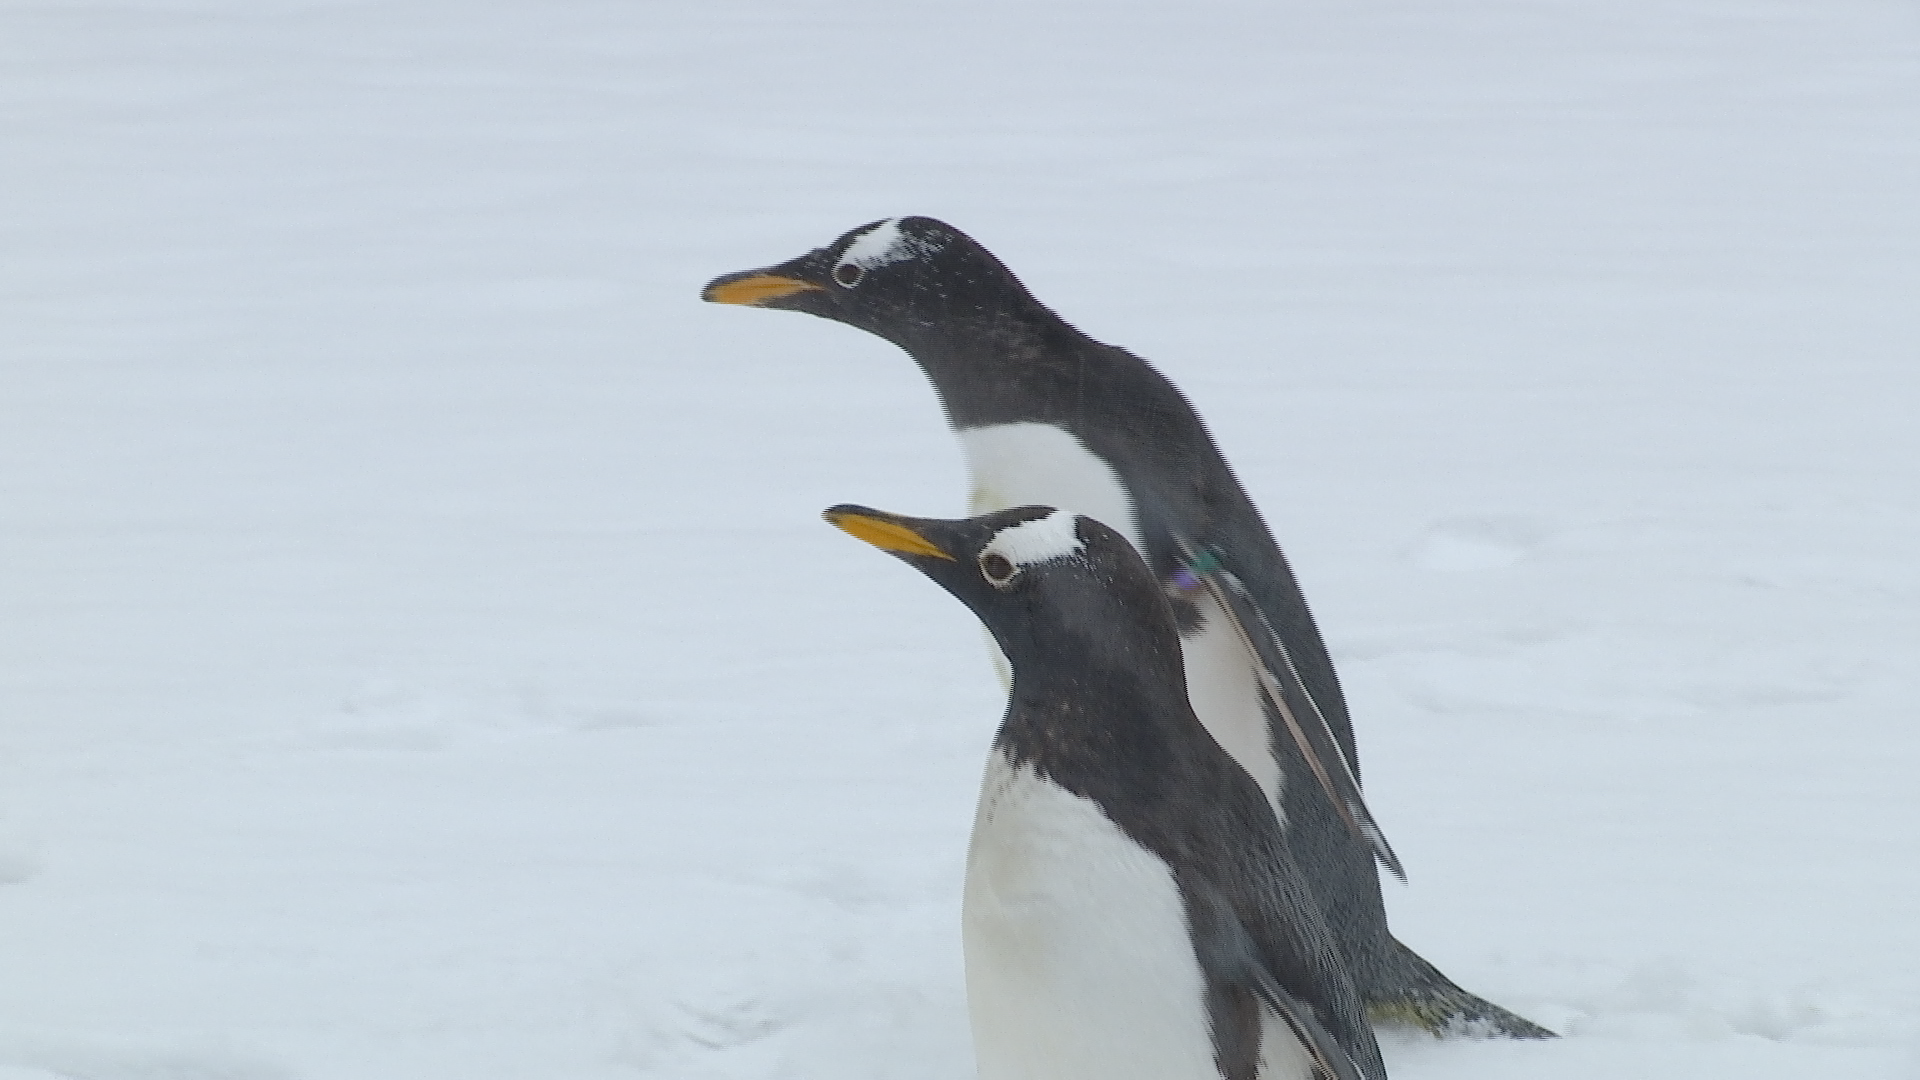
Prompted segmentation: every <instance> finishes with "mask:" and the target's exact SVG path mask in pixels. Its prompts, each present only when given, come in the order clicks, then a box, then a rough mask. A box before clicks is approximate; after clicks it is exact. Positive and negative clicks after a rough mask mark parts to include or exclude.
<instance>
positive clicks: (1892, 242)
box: [0, 0, 1920, 1080]
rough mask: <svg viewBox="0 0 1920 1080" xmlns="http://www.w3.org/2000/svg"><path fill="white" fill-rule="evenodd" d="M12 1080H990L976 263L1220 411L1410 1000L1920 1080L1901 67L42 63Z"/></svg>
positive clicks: (76, 9)
mask: <svg viewBox="0 0 1920 1080" xmlns="http://www.w3.org/2000/svg"><path fill="white" fill-rule="evenodd" d="M0 125H3V128H4V138H0V147H4V149H0V162H4V165H0V207H3V208H4V210H0V251H4V256H3V257H0V1077H4V1078H5V1080H55V1078H64V1080H75V1078H86V1080H160V1078H167V1080H388V1078H392V1080H400V1078H405V1080H436V1078H442V1077H444V1078H448V1080H452V1078H459V1080H490V1078H501V1080H507V1078H513V1080H521V1078H525V1077H529V1076H551V1077H572V1078H582V1080H591V1078H615V1077H661V1078H673V1080H748V1078H762V1077H829V1076H830V1077H834V1078H836V1080H869V1078H872V1080H879V1078H888V1080H894V1078H898V1077H901V1076H907V1075H912V1076H917V1077H924V1078H926V1080H967V1078H969V1077H970V1076H971V1074H972V1068H973V1066H972V1060H971V1051H970V1048H969V1042H968V1038H967V1028H966V1017H965V1006H964V993H963V990H962V978H961V970H960V954H959V945H958V942H959V902H960V885H961V870H962V864H963V860H964V853H965V850H966V841H967V829H968V824H969V822H970V821H971V818H972V804H973V799H974V795H975V793H976V792H977V790H978V781H979V777H980V775H981V773H980V770H981V767H982V763H983V762H984V761H985V757H986V750H987V743H988V739H989V737H990V734H991V732H992V729H993V726H994V723H995V721H996V720H997V717H998V713H999V710H1000V706H1001V697H1000V690H999V687H998V686H997V685H996V683H995V681H994V678H993V675H992V673H991V670H990V668H989V665H988V664H987V663H986V661H985V658H984V656H983V650H982V648H981V646H980V636H979V635H980V632H979V630H978V629H977V627H976V625H975V624H974V622H973V620H972V617H971V616H970V615H969V614H968V613H967V611H966V610H965V609H964V608H963V607H961V605H959V604H956V603H954V602H953V601H952V600H951V599H950V598H948V597H946V596H944V595H942V594H941V593H940V591H939V590H938V589H936V588H934V587H932V586H930V585H929V584H928V583H927V582H926V581H925V580H924V579H922V578H921V577H920V575H918V574H916V573H914V572H912V571H911V570H910V569H908V568H906V567H902V566H900V565H898V564H897V563H896V562H895V561H894V560H890V559H886V558H883V557H880V556H878V555H876V553H874V552H873V551H872V550H871V549H870V548H868V547H866V546H865V545H861V544H853V543H848V542H847V540H846V538H845V537H844V536H843V535H841V534H840V533H839V532H837V531H836V530H834V529H832V528H830V527H828V526H826V525H823V524H822V523H821V522H820V520H819V512H820V510H821V508H823V507H826V506H829V505H832V504H834V503H838V502H842V501H857V502H861V503H865V504H867V505H872V506H878V507H883V508H886V509H889V510H896V511H900V512H904V513H910V514H923V515H925V514H934V515H948V514H954V513H959V512H962V511H963V509H964V499H965V496H966V490H967V482H966V477H965V471H964V468H963V466H962V462H961V457H960V451H959V449H958V447H957V445H956V443H955V440H954V439H953V437H952V436H951V435H950V434H949V433H948V432H947V431H946V430H945V429H944V425H943V423H942V418H941V413H940V408H939V404H938V402H937V400H936V399H935V396H934V395H933V394H932V393H931V392H930V391H929V389H928V388H927V386H926V385H925V384H924V381H923V380H922V378H921V376H920V375H919V373H918V372H917V371H916V370H915V369H914V367H913V365H912V364H911V363H910V362H908V360H907V359H906V358H905V357H904V356H902V355H901V354H900V353H899V352H898V350H896V349H894V348H893V347H892V346H890V345H888V344H886V343H885V342H882V341H880V340H879V339H877V338H873V337H870V336H868V335H863V334H861V333H859V332H857V331H854V330H851V329H849V328H847V327H844V326H838V325H834V324H832V323H829V322H826V321H823V320H818V319H809V318H801V317H797V316H794V315H790V314H785V313H778V312H766V311H751V310H745V309H741V308H738V307H727V306H722V305H712V304H702V303H700V302H699V300H698V292H699V289H700V286H701V285H702V284H703V283H704V282H705V281H706V280H708V279H709V278H710V277H712V276H714V275H716V274H719V273H722V272H727V271H734V270H741V269H747V268H751V267H757V266H765V265H769V264H771V263H774V262H777V261H780V260H784V259H786V258H789V257H791V256H793V255H797V254H799V253H801V252H804V251H807V250H809V249H812V248H814V247H817V246H819V245H821V244H824V243H826V242H828V241H830V240H831V239H832V238H833V237H835V236H837V235H839V234H840V233H841V232H842V231H843V230H845V229H847V228H849V227H851V226H852V225H855V224H857V223H860V222H864V221H872V220H874V219H875V218H877V217H881V216H882V215H887V214H897V213H922V214H930V215H934V216H937V217H941V218H944V219H947V220H949V221H952V222H953V223H955V224H956V225H958V226H960V227H961V228H963V229H966V230H967V231H968V232H970V233H972V234H974V235H976V236H977V237H978V238H979V239H980V240H981V241H982V242H983V243H985V244H986V245H987V246H988V247H989V248H991V249H992V250H993V251H994V252H995V253H996V254H997V255H999V256H1000V257H1001V258H1003V259H1004V260H1005V261H1006V262H1007V264H1008V265H1010V266H1012V267H1014V268H1015V269H1016V270H1017V271H1018V272H1019V273H1020V274H1021V275H1022V276H1023V277H1024V278H1025V280H1026V281H1027V282H1028V283H1029V284H1030V285H1031V286H1032V287H1033V289H1034V291H1035V293H1036V295H1038V296H1039V297H1040V298H1042V300H1044V301H1045V302H1046V303H1047V304H1049V305H1050V306H1052V307H1054V308H1056V309H1057V310H1059V311H1060V312H1062V313H1063V314H1064V315H1065V316H1066V317H1067V318H1069V319H1070V320H1072V321H1073V322H1074V323H1075V324H1076V325H1079V326H1081V327H1082V328H1084V329H1086V330H1087V331H1088V332H1089V333H1092V334H1093V335H1094V336H1096V337H1098V338H1100V339H1102V340H1106V341H1111V342H1115V343H1117V344H1121V345H1124V346H1126V347H1128V348H1130V349H1133V350H1134V351H1136V352H1138V353H1140V354H1141V355H1143V356H1146V357H1149V358H1151V359H1152V360H1154V361H1155V362H1156V363H1157V364H1158V365H1159V366H1160V367H1161V368H1162V369H1163V370H1164V371H1166V372H1167V374H1168V375H1170V376H1171V377H1172V378H1173V379H1174V380H1175V381H1176V382H1177V383H1179V384H1180V386H1181V387H1182V388H1183V389H1184V390H1185V391H1186V392H1187V394H1188V395H1189V396H1190V397H1191V398H1192V399H1193V401H1194V402H1195V403H1196V405H1197V406H1198V407H1199V409H1200V410H1201V412H1202V414H1203V415H1205V416H1206V417H1207V420H1208V423H1209V425H1210V426H1211V428H1212V430H1213V431H1214V433H1215V434H1216V436H1217V437H1218V438H1219V440H1220V442H1221V444H1222V445H1223V446H1224V447H1225V449H1226V451H1227V454H1228V457H1229V458H1230V459H1231V460H1232V462H1233V464H1234V466H1235V469H1236V471H1237V472H1238V474H1239V476H1240V477H1241V479H1242V480H1243V481H1244V482H1245V483H1246V485H1247V486H1248V488H1249V489H1250V490H1251V491H1252V492H1253V493H1254V495H1255V497H1256V499H1257V500H1258V501H1259V502H1260V504H1261V507H1262V509H1263V511H1264V512H1265V514H1266V516H1267V518H1268V520H1269V521H1270V522H1271V524H1272V525H1273V528H1274V530H1275V532H1276V534H1277V535H1278V536H1279V537H1280V538H1281V541H1282V543H1283V544H1284V545H1285V546H1286V548H1287V550H1288V553H1289V554H1290V556H1291V557H1292V558H1293V560H1294V563H1295V565H1296V567H1297V569H1298V571H1299V574H1300V577H1301V580H1302V583H1303V585H1304V587H1305V589H1306V591H1307V594H1308V596H1309V597H1310V598H1311V599H1312V601H1313V604H1314V610H1315V612H1316V614H1317V615H1318V618H1319V621H1320V625H1321V626H1322V627H1323V629H1324V630H1325V632H1326V635H1327V637H1328V640H1329V641H1330V643H1331V646H1332V649H1333V651H1334V654H1335V658H1336V660H1337V661H1338V663H1339V664H1340V668H1341V672H1342V674H1343V676H1344V678H1345V681H1346V687H1347V690H1348V693H1349V695H1350V697H1351V699H1352V704H1353V711H1354V715H1355V716H1356V718H1357V728H1358V733H1359V739H1360V742H1361V744H1362V750H1363V753H1362V763H1363V764H1364V766H1365V779H1366V782H1367V795H1368V799H1369V802H1370V804H1371V805H1372V807H1373V809H1374V810H1375V811H1376V813H1377V814H1378V816H1379V818H1380V821H1381V823H1382V824H1383V825H1384V827H1385V828H1386V831H1387V833H1388V835H1390V836H1391V837H1392V838H1393V841H1394V844H1395V846H1396V848H1397V849H1398V850H1399V852H1400V854H1401V855H1402V856H1403V857H1404V858H1405V860H1406V863H1407V866H1408V868H1409V870H1410V873H1411V884H1410V885H1409V886H1407V887H1404V888H1403V887H1400V886H1398V885H1396V884H1391V883H1390V884H1389V887H1388V903H1389V905H1390V909H1391V913H1392V916H1393V920H1394V925H1395V928H1396V931H1397V932H1398V934H1399V935H1400V937H1402V938H1403V939H1404V940H1406V941H1407V942H1409V943H1410V944H1412V945H1413V946H1414V947H1415V948H1417V949H1419V950H1420V951H1421V952H1422V953H1424V954H1425V955H1426V956H1428V957H1429V958H1431V959H1432V960H1434V961H1435V962H1436V963H1437V964H1439V965H1440V966H1441V967H1442V968H1443V969H1444V970H1446V971H1447V972H1448V974H1450V975H1452V976H1453V977H1455V978H1456V979H1458V980H1459V981H1460V982H1461V983H1463V984H1464V985H1466V986H1468V987H1470V988H1472V989H1474V990H1476V991H1479V992H1482V993H1484V994H1486V995H1487V996H1489V997H1491V998H1493V999H1494V1000H1497V1001H1499V1002H1501V1003H1502V1004H1505V1005H1508V1006H1511V1007H1513V1008H1515V1009H1518V1010H1519V1011H1521V1012H1523V1013H1525V1014H1527V1015H1529V1016H1531V1017H1533V1018H1534V1019H1537V1020H1539V1021H1541V1022H1542V1023H1545V1024H1548V1025H1550V1026H1552V1027H1555V1028H1557V1029H1558V1030H1560V1031H1562V1032H1564V1033H1565V1034H1566V1036H1567V1037H1566V1038H1565V1039H1563V1040H1560V1041H1558V1042H1552V1043H1540V1044H1531V1043H1527V1044H1522V1043H1508V1042H1475V1041H1448V1042H1438V1041H1433V1040H1430V1039H1426V1038H1422V1037H1413V1036H1401V1035H1394V1036H1390V1037H1389V1038H1388V1039H1387V1040H1386V1046H1385V1050H1386V1054H1387V1058H1388V1064H1389V1067H1390V1068H1391V1070H1392V1072H1393V1075H1394V1076H1395V1077H1396V1078H1399V1080H1448V1078H1454V1077H1463V1078H1464V1077H1474V1078H1476V1080H1501V1078H1521V1077H1529V1078H1531V1077H1539V1076H1553V1077H1560V1078H1570V1080H1581V1078H1601V1077H1607V1078H1612V1077H1618V1076H1675V1077H1679V1076H1685V1077H1690V1078H1719V1077H1726V1078H1740V1080H1770V1078H1782V1080H1784V1078H1789V1077H1791V1078H1796V1080H1797V1078H1800V1077H1805V1076H1825V1075H1844V1076H1849V1077H1859V1078H1864V1080H1881V1078H1888V1080H1891V1078H1899V1080H1915V1078H1920V1062H1916V1058H1915V1054H1916V1051H1915V1047H1916V1044H1917V1043H1920V1031H1916V1027H1915V1019H1916V1017H1920V933H1916V931H1915V928H1914V925H1913V924H1914V917H1915V912H1916V902H1915V899H1914V897H1915V896H1916V895H1920V868H1916V865H1915V858H1914V855H1915V852H1916V851H1920V795H1917V794H1916V791H1920V785H1916V784H1915V783H1914V777H1915V776H1916V775H1920V729H1917V728H1916V724H1915V721H1914V716H1915V698H1916V689H1920V687H1917V686H1916V683H1917V682H1920V679H1916V675H1915V670H1916V669H1915V665H1914V662H1913V657H1914V656H1915V655H1916V654H1917V653H1920V615H1917V611H1916V609H1920V560H1916V558H1915V554H1916V552H1917V551H1920V425H1916V424H1915V422H1914V416H1915V412H1916V402H1917V401H1920V367H1916V363H1915V360H1916V357H1920V303H1916V302H1915V298H1916V297H1920V199H1916V198H1915V197H1914V193H1915V192H1916V191H1920V16H1916V14H1915V11H1914V9H1913V6H1912V5H1911V4H1908V3H1904V2H1901V0H1832V2H1828V3H1819V4H1806V3H1785V2H1781V0H1737V2H1736V0H1680V2H1670V0H1622V2H1620V3H1613V4H1600V3H1585V4H1581V3H1573V2H1571V0H1461V2H1459V3H1453V4H1431V3H1415V2H1413V0H1382V2H1380V3H1372V4H1363V5H1354V4H1347V3H1333V2H1330V0H1326V2H1321V0H1305V2H1298V3H1283V4H1277V5H1276V4H1272V3H1265V2H1258V3H1256V2H1254V0H1198V2H1196V3H1193V4H1178V5H1176V4H1145V3H1134V4H1105V5H1100V6H1099V7H1098V8H1095V7H1094V6H1093V5H1090V4H1085V3H1077V2H1070V0H1047V2H1041V3H1033V4H1028V3H1018V4H1016V3H1012V2H1009V0H982V2H980V3H976V4H968V5H899V4H892V3H882V2H879V0H826V2H824V3H816V4H811V5H806V6H802V7H796V6H794V5H792V4H778V3H772V2H768V0H741V2H738V3H730V4H705V5H700V4H678V5H666V4H643V5H635V4H622V3H611V2H606V0H570V2H567V3H558V4H536V3H527V2H518V3H515V2H501V3H491V4H477V5H476V4H453V3H448V2H446V0H393V2H389V3H381V4H371V3H364V2H355V0H255V2H248V3H241V2H238V0H102V2H99V3H89V4H71V3H61V2H55V0H12V2H10V3H7V4H5V5H4V6H0Z"/></svg>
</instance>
